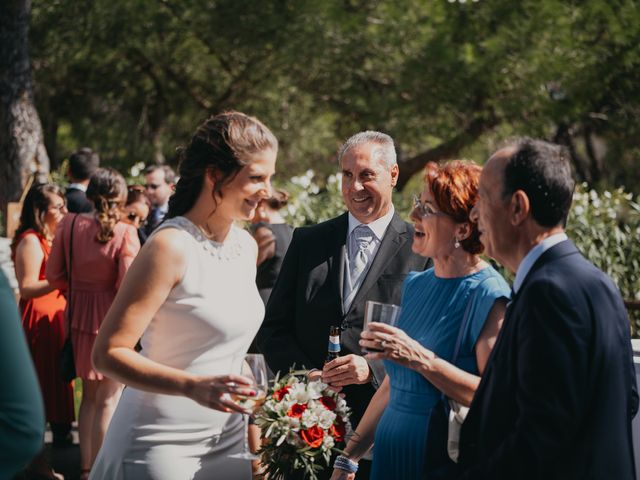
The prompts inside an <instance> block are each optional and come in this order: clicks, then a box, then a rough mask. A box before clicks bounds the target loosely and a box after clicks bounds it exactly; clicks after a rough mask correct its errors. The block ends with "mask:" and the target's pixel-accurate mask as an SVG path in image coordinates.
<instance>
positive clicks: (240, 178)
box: [91, 112, 278, 480]
mask: <svg viewBox="0 0 640 480" xmlns="http://www.w3.org/2000/svg"><path fill="white" fill-rule="evenodd" d="M277 149H278V142H277V140H276V138H275V137H274V136H273V134H272V133H271V132H270V131H269V129H268V128H267V127H265V126H264V125H263V124H262V123H261V122H260V121H258V120H257V119H255V118H253V117H249V116H247V115H244V114H242V113H239V112H227V113H223V114H220V115H216V116H214V117H211V118H209V119H208V120H206V121H205V122H204V123H203V124H202V125H200V126H199V127H198V129H197V130H196V132H195V134H194V135H193V137H192V139H191V142H190V143H189V145H188V146H187V148H186V149H184V150H183V151H182V161H181V164H180V167H179V172H180V180H179V181H178V184H177V185H176V191H175V194H174V195H173V196H172V197H171V199H170V200H169V212H168V214H167V216H166V217H165V221H164V223H162V224H161V225H160V226H159V227H158V228H157V229H156V230H155V231H154V232H153V234H152V235H151V237H149V239H148V240H147V242H146V243H145V244H144V247H143V248H142V250H141V252H140V256H139V257H138V258H137V259H136V261H135V262H134V264H133V266H132V267H131V270H130V271H129V274H128V275H127V277H126V279H125V282H124V284H123V288H122V289H121V290H120V292H119V293H118V296H117V297H116V300H115V302H114V304H113V307H112V308H111V310H110V311H109V314H108V315H107V318H106V319H105V323H104V325H103V328H102V329H101V331H100V334H99V335H98V339H97V341H96V346H95V349H94V352H93V361H94V364H95V365H96V368H98V369H99V370H100V371H102V372H103V373H104V374H105V375H109V376H111V377H113V378H115V379H117V380H119V381H121V382H123V383H125V384H126V385H127V386H128V388H127V389H125V391H124V394H123V396H122V399H121V400H120V404H119V405H118V409H117V410H116V413H115V415H114V417H113V421H112V423H111V426H110V427H109V432H108V433H107V437H106V438H105V442H104V446H103V448H102V451H101V452H100V455H99V456H98V459H97V461H96V464H95V466H94V471H93V472H92V477H91V478H94V479H109V480H118V479H125V478H126V479H140V480H144V479H150V478H153V479H154V480H159V479H167V480H169V479H171V480H180V479H191V478H225V479H238V478H246V479H249V478H251V467H250V463H249V462H245V461H242V460H236V459H230V458H229V457H228V455H229V454H233V453H238V452H240V451H241V450H242V443H243V441H242V439H243V422H242V420H241V418H240V415H237V414H233V415H232V413H235V412H243V410H242V408H241V407H240V406H238V405H237V404H236V403H234V402H233V401H232V400H231V399H230V398H229V394H234V393H235V394H241V393H242V392H244V393H245V394H248V392H247V388H246V385H247V384H248V379H246V378H245V377H241V376H238V375H232V374H231V371H232V359H233V357H234V356H236V355H241V354H244V353H246V352H247V349H248V348H249V344H250V343H251V340H252V338H253V337H254V335H255V333H256V332H257V330H258V327H259V326H260V323H261V321H262V318H263V315H264V305H263V304H262V301H261V299H260V296H259V295H258V289H257V287H256V284H255V275H256V258H257V246H256V243H255V241H254V240H253V239H252V238H251V235H250V234H249V232H247V231H246V230H243V229H242V228H240V227H238V226H236V225H234V222H235V221H248V220H250V219H251V218H252V217H253V214H254V212H255V209H256V206H257V205H258V203H259V202H260V200H262V199H264V198H268V197H269V196H270V195H271V176H272V175H273V173H274V169H275V161H276V154H277ZM140 337H142V338H141V340H140V343H141V345H142V350H141V352H140V353H137V352H136V350H135V346H136V343H137V341H138V339H139V338H140ZM243 385H244V387H243Z"/></svg>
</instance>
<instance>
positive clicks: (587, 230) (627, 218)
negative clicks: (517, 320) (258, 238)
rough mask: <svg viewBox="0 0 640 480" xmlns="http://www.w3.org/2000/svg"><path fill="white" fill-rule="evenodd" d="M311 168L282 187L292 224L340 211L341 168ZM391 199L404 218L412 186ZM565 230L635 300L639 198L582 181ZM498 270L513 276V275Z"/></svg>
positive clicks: (638, 328) (637, 320)
mask: <svg viewBox="0 0 640 480" xmlns="http://www.w3.org/2000/svg"><path fill="white" fill-rule="evenodd" d="M316 177H317V175H316V173H315V172H313V171H312V170H309V171H307V172H306V173H305V174H304V175H302V176H300V177H293V178H292V179H291V180H290V181H289V182H288V183H286V184H285V185H283V187H284V188H285V189H286V190H287V191H288V192H289V193H290V195H291V197H290V200H289V205H288V210H287V212H285V216H286V220H287V222H288V223H290V224H291V225H295V226H301V225H312V224H315V223H318V222H321V221H324V220H327V219H329V218H333V217H335V216H337V215H339V214H341V213H343V212H344V211H345V208H344V203H343V202H342V197H341V194H340V174H338V175H333V176H330V177H329V178H328V179H327V181H326V182H323V183H317V182H318V179H317V178H316ZM394 205H395V207H396V209H397V211H398V213H399V214H400V215H401V216H402V217H403V218H405V219H408V218H409V212H410V211H411V191H409V190H408V191H406V192H402V193H394ZM567 234H568V235H569V237H570V238H571V239H572V240H573V242H574V243H575V244H576V246H577V247H578V249H579V250H580V251H581V252H582V253H583V254H584V256H585V257H586V258H588V259H589V260H590V261H591V262H593V263H594V264H595V265H596V266H597V267H598V268H600V269H601V270H602V271H603V272H605V273H606V274H607V275H609V276H610V277H611V278H612V279H613V281H614V282H615V284H616V285H617V286H618V288H619V289H620V291H621V292H622V296H623V297H624V298H625V299H627V300H640V204H639V203H638V200H637V199H634V197H633V195H632V194H631V193H629V192H625V191H624V190H623V189H621V188H619V189H616V190H613V191H608V190H605V191H603V192H601V193H598V192H596V191H595V190H589V189H588V187H587V185H586V184H583V185H581V186H580V187H579V188H578V189H577V191H576V193H575V195H574V200H573V206H572V209H571V212H570V215H569V220H568V224H567ZM497 267H498V268H499V269H500V270H501V271H502V273H503V275H504V276H505V278H507V279H508V280H510V281H513V275H512V274H511V273H509V272H506V271H504V269H502V268H500V266H499V265H497ZM630 317H631V328H632V334H633V335H634V337H638V338H640V311H638V310H636V311H632V312H630Z"/></svg>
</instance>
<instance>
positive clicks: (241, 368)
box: [229, 353, 268, 460]
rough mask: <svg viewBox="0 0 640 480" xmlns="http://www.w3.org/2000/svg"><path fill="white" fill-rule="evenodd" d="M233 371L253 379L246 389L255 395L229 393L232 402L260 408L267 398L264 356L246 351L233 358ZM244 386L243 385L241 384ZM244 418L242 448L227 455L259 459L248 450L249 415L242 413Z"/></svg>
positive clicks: (245, 458)
mask: <svg viewBox="0 0 640 480" xmlns="http://www.w3.org/2000/svg"><path fill="white" fill-rule="evenodd" d="M233 372H234V373H239V374H240V375H243V376H245V377H247V378H250V379H251V380H253V383H252V385H247V386H246V388H247V389H251V390H253V391H254V392H255V395H240V394H237V393H234V394H231V398H232V399H233V401H234V402H236V403H237V404H238V405H240V406H241V407H242V408H244V409H245V410H250V411H251V412H254V413H255V411H256V410H258V408H260V406H261V405H262V404H263V403H264V401H265V399H266V398H267V387H268V379H267V367H266V364H265V362H264V356H263V355H262V354H260V353H247V354H246V355H238V356H235V357H234V358H233ZM243 387H244V386H243ZM242 417H243V418H244V448H243V450H242V452H240V453H234V454H232V455H229V457H231V458H241V459H244V460H259V459H260V457H259V456H258V455H255V454H254V453H251V451H250V450H249V415H248V414H243V415H242Z"/></svg>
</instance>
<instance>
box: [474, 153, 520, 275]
mask: <svg viewBox="0 0 640 480" xmlns="http://www.w3.org/2000/svg"><path fill="white" fill-rule="evenodd" d="M512 153H513V152H512V151H511V150H509V149H503V150H499V151H498V152H496V153H495V154H494V155H493V156H492V157H491V158H490V159H489V160H488V161H487V163H486V164H485V166H484V169H483V170H482V175H481V176H480V184H479V188H478V193H479V198H478V201H477V203H476V205H475V207H474V208H473V210H472V212H471V218H472V219H474V220H476V221H477V222H478V229H479V231H480V241H481V242H482V245H484V251H485V253H486V254H487V255H489V256H490V257H491V258H494V259H496V260H498V261H499V262H500V263H503V264H504V263H505V262H504V258H505V255H507V254H508V252H509V250H510V248H511V247H510V245H511V244H512V243H513V242H512V240H513V233H514V232H513V228H512V226H511V224H510V222H509V208H508V207H509V201H508V200H505V199H503V195H502V193H503V191H504V170H505V167H506V164H507V160H508V159H509V157H510V156H511V155H512Z"/></svg>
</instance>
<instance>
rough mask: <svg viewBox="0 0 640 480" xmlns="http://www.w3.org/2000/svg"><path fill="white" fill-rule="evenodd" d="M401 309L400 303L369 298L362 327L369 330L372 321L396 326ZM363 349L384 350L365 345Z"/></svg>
mask: <svg viewBox="0 0 640 480" xmlns="http://www.w3.org/2000/svg"><path fill="white" fill-rule="evenodd" d="M400 311H401V308H400V307H399V306H398V305H392V304H391V303H381V302H374V301H373V300H367V303H365V305H364V324H363V326H362V329H363V330H367V328H368V326H369V323H370V322H380V323H386V324H387V325H391V326H392V327H395V326H397V325H398V319H399V318H400ZM362 351H363V352H365V353H370V352H382V350H378V349H373V348H364V347H363V348H362Z"/></svg>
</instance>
